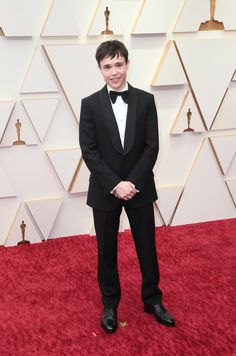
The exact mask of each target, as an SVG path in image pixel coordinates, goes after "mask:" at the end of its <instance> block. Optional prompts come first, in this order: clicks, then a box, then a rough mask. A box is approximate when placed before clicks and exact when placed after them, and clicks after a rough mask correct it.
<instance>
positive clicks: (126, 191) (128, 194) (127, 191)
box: [113, 181, 137, 200]
mask: <svg viewBox="0 0 236 356" xmlns="http://www.w3.org/2000/svg"><path fill="white" fill-rule="evenodd" d="M136 193H137V190H136V188H135V185H134V184H133V183H131V182H128V181H122V182H120V183H119V184H118V185H117V187H116V189H115V191H114V192H113V194H114V195H115V197H116V198H119V199H123V200H130V199H132V198H133V197H134V196H135V194H136Z"/></svg>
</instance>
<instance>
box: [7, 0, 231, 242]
mask: <svg viewBox="0 0 236 356" xmlns="http://www.w3.org/2000/svg"><path fill="white" fill-rule="evenodd" d="M106 6H108V7H109V10H110V17H109V28H110V29H111V30H113V31H114V34H115V36H114V37H113V36H106V35H101V31H102V30H104V29H105V16H104V11H105V7H106ZM0 9H1V11H0V26H1V27H2V28H3V30H4V31H5V35H6V37H3V36H1V37H0V58H1V65H0V139H1V141H0V180H1V188H0V213H1V218H2V220H3V221H2V223H1V226H0V234H1V239H0V244H5V245H6V246H10V245H15V244H17V242H18V241H19V239H20V234H21V232H20V227H19V225H20V223H21V220H22V219H23V220H25V223H26V224H27V229H26V237H28V239H30V240H32V241H31V242H38V241H39V242H40V241H41V238H44V239H48V238H56V237H61V236H70V235H78V234H88V233H94V226H93V219H92V213H91V209H90V208H89V207H88V206H86V199H87V189H88V179H89V172H88V169H87V168H86V166H85V164H84V162H83V161H82V160H81V151H80V148H79V138H78V132H79V130H78V129H79V116H80V105H81V99H82V98H83V97H85V96H87V95H89V94H91V93H93V92H95V91H96V90H99V89H100V88H101V87H102V86H103V85H104V82H103V80H102V77H101V74H100V72H99V69H98V66H97V63H96V60H95V58H94V55H95V51H96V48H97V45H98V44H99V43H100V42H101V41H103V40H106V39H112V38H118V39H120V40H123V41H124V42H125V44H126V46H127V47H128V50H129V57H130V66H129V71H128V80H129V82H130V83H131V84H132V85H133V86H136V87H140V88H141V89H144V90H147V91H149V92H151V93H153V94H154V97H155V101H156V105H157V111H158V122H159V139H160V152H159V156H158V161H157V163H156V165H155V167H154V173H155V181H156V185H157V190H158V195H159V200H158V201H157V203H156V204H155V222H156V225H157V226H160V225H163V224H174V225H176V224H185V223H191V222H199V221H208V220H215V219H224V218H231V217H236V203H235V196H236V195H235V180H236V152H235V151H236V144H235V142H236V141H235V135H236V132H235V130H236V121H235V117H236V116H235V113H236V97H235V88H236V87H235V80H236V74H235V72H236V34H235V31H234V30H235V29H236V24H235V22H236V17H235V13H236V2H235V0H217V2H216V11H215V18H216V19H217V20H218V21H223V22H224V26H225V31H222V30H221V31H198V29H199V26H200V24H201V23H202V22H205V21H207V20H208V19H209V18H210V1H208V0H145V1H143V0H108V1H103V0H101V1H100V0H90V1H82V0H34V1H31V0H21V1H18V0H9V1H8V0H0ZM186 32H188V33H186ZM175 44H176V47H175ZM189 109H190V110H191V113H192V116H191V121H190V127H191V128H193V129H194V132H193V131H192V132H185V131H184V130H185V129H186V128H187V124H188V121H187V120H188V117H187V112H188V110H189ZM17 120H19V121H20V123H21V130H20V138H21V139H22V140H24V141H25V142H26V145H19V146H15V145H13V142H14V141H16V140H17V130H16V126H15V125H16V121H17ZM216 135H217V136H216ZM209 139H210V140H209ZM210 143H212V145H211V144H210ZM62 202H63V203H62ZM128 227H129V223H128V219H127V217H126V215H125V214H124V213H123V214H122V217H121V225H120V231H122V230H124V229H127V228H128Z"/></svg>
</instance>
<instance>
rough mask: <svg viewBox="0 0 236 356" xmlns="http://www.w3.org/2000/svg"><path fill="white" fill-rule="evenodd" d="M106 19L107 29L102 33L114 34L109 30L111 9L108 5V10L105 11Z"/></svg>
mask: <svg viewBox="0 0 236 356" xmlns="http://www.w3.org/2000/svg"><path fill="white" fill-rule="evenodd" d="M104 16H105V21H106V29H105V30H104V31H102V32H101V34H102V35H112V34H113V31H111V30H109V17H110V11H109V10H108V6H106V10H105V11H104Z"/></svg>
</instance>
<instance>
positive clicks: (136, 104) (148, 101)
mask: <svg viewBox="0 0 236 356" xmlns="http://www.w3.org/2000/svg"><path fill="white" fill-rule="evenodd" d="M96 60H97V63H98V67H99V69H100V72H101V74H102V76H103V79H104V81H105V82H106V85H105V86H104V87H103V88H102V89H101V90H99V91H98V92H96V93H94V94H92V95H90V96H89V97H87V98H85V99H83V100H82V105H81V117H80V145H81V149H82V154H83V158H84V161H85V163H86V165H87V166H88V169H89V170H90V172H91V176H90V183H89V191H88V198H87V204H88V205H89V206H91V207H92V208H93V216H94V224H95V230H96V236H97V244H98V283H99V287H100V290H101V293H102V301H103V305H104V310H103V314H102V318H101V326H102V328H103V329H104V330H105V331H106V332H107V333H113V332H115V331H116V329H117V307H118V304H119V301H120V294H121V291H120V283H119V275H118V268H117V235H118V229H119V218H120V214H121V210H122V207H123V208H124V209H125V211H126V214H127V216H128V219H129V222H130V227H131V231H132V235H133V238H134V242H135V247H136V252H137V255H138V260H139V264H140V270H141V273H142V288H141V292H142V300H143V303H144V311H145V312H146V313H149V314H153V315H154V316H155V318H156V320H157V321H158V322H160V323H162V324H164V325H166V326H174V325H175V322H174V320H173V318H172V317H171V315H170V314H169V313H168V312H167V310H166V309H165V308H164V306H163V305H162V302H161V300H162V293H161V290H160V289H159V287H158V283H159V270H158V262H157V256H156V247H155V224H154V211H153V202H154V201H155V200H156V199H157V194H156V189H155V184H154V179H153V172H152V169H153V166H154V164H155V162H156V159H157V154H158V126H157V113H156V107H155V103H154V98H153V95H152V94H150V93H147V92H144V91H142V90H139V89H136V88H133V87H132V86H131V85H130V84H128V83H127V79H126V78H127V71H128V66H129V60H128V51H127V49H126V47H125V46H124V44H123V43H122V42H119V41H117V40H113V41H106V42H103V43H102V44H100V46H99V47H98V48H97V51H96Z"/></svg>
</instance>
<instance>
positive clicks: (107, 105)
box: [99, 85, 123, 154]
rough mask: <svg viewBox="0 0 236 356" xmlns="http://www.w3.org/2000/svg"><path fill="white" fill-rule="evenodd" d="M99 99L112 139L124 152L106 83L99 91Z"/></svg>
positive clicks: (118, 148) (116, 146)
mask: <svg viewBox="0 0 236 356" xmlns="http://www.w3.org/2000/svg"><path fill="white" fill-rule="evenodd" d="M99 100H100V103H101V107H102V110H103V114H104V118H105V121H106V124H107V127H108V130H109V133H110V136H111V140H112V143H113V146H114V148H115V149H116V150H117V151H118V152H120V153H122V154H123V147H122V143H121V140H120V134H119V129H118V126H117V123H116V118H115V115H114V112H113V110H112V106H111V101H110V98H109V95H108V92H107V86H106V85H105V86H104V87H103V88H102V89H101V90H100V91H99Z"/></svg>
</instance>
